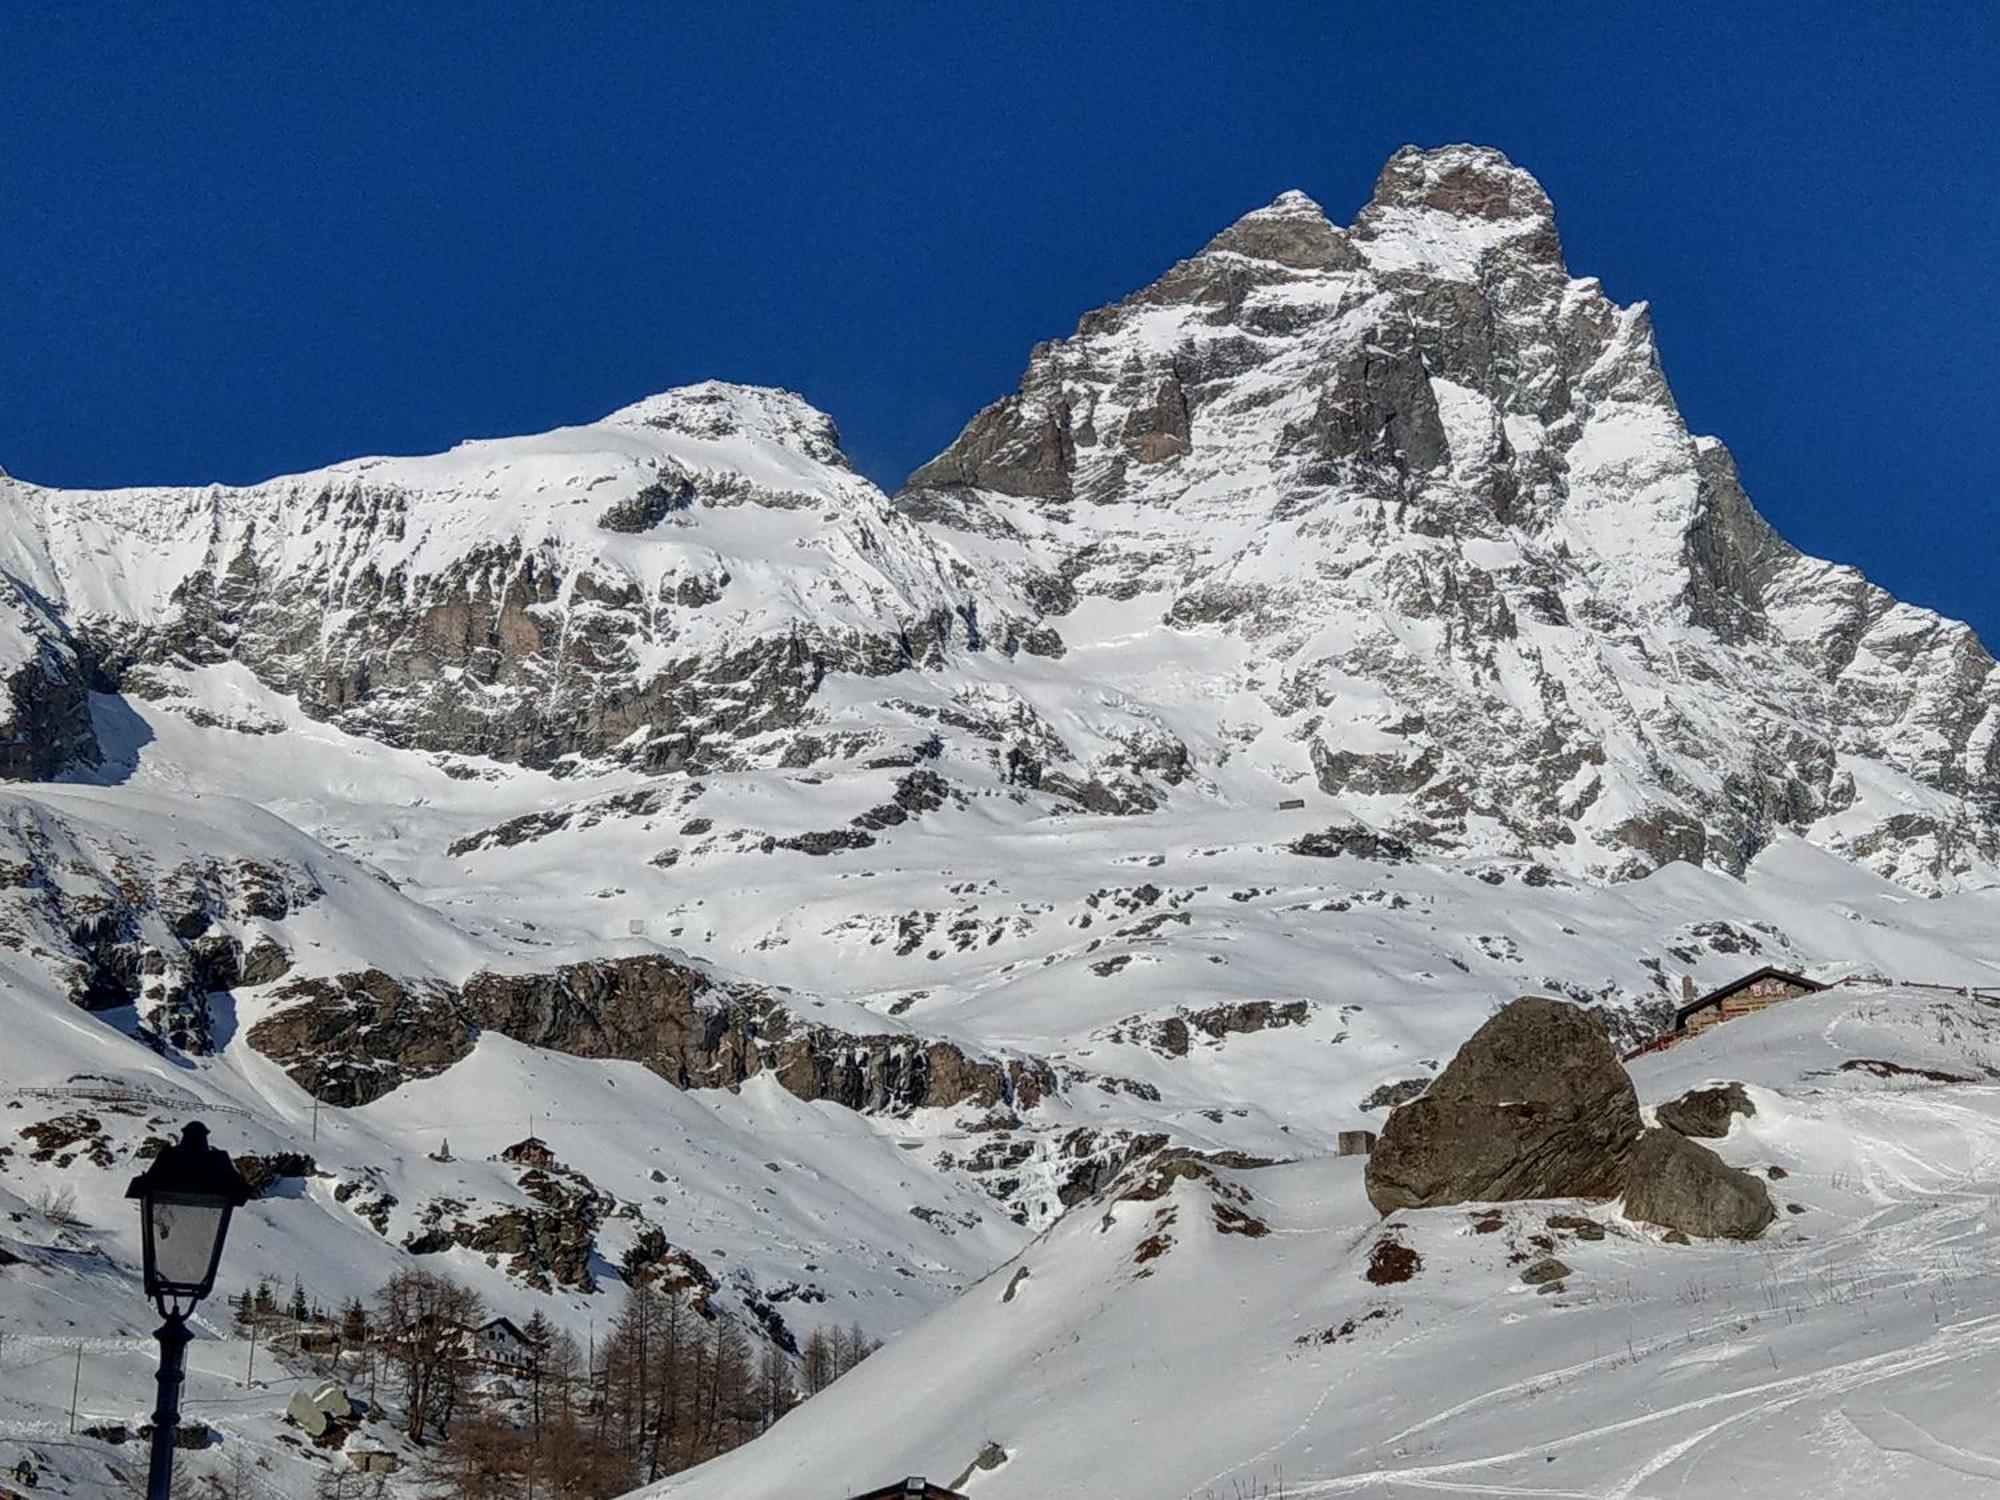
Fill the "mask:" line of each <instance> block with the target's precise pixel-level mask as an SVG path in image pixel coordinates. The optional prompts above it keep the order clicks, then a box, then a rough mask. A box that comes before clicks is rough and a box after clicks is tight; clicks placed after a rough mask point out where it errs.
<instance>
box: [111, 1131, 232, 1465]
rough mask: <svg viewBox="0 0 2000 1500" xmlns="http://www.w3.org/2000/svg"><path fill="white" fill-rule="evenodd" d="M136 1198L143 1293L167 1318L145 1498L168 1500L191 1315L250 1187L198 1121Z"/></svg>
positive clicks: (150, 1172) (144, 1178)
mask: <svg viewBox="0 0 2000 1500" xmlns="http://www.w3.org/2000/svg"><path fill="white" fill-rule="evenodd" d="M125 1196H126V1197H128V1198H137V1199H138V1200H139V1215H140V1218H141V1219H142V1220H143V1222H144V1225H145V1265H146V1295H147V1296H149V1297H151V1298H152V1299H153V1305H154V1306H155V1307H157V1308H158V1309H159V1310H160V1316H161V1317H162V1318H164V1319H165V1320H166V1321H165V1322H163V1323H162V1324H160V1326H159V1329H158V1331H157V1332H156V1333H155V1334H154V1337H155V1338H157V1339H158V1340H159V1341H160V1399H159V1403H158V1405H157V1406H155V1407H154V1409H153V1455H152V1462H151V1465H150V1466H149V1467H148V1469H147V1471H146V1500H168V1496H169V1492H170V1491H171V1490H172V1488H173V1481H174V1443H175V1438H176V1436H177V1434H178V1430H179V1428H180V1422H181V1378H182V1375H183V1374H184V1372H185V1367H186V1359H187V1346H188V1342H189V1340H191V1339H192V1338H193V1337H194V1335H193V1334H191V1333H189V1332H188V1329H187V1320H188V1314H189V1313H191V1312H193V1311H194V1305H195V1304H196V1303H197V1302H199V1301H201V1299H202V1298H204V1297H206V1296H207V1295H208V1294H209V1292H210V1291H211V1290H212V1289H213V1288H214V1286H215V1267H216V1264H217V1262H219V1261H220V1260H221V1259H222V1239H223V1236H224V1235H226V1234H228V1233H229V1215H230V1214H231V1213H232V1212H233V1211H235V1210H236V1209H239V1208H241V1207H242V1206H243V1205H244V1204H245V1203H247V1202H249V1201H250V1187H249V1184H247V1183H246V1182H244V1180H243V1178H242V1176H241V1174H239V1173H238V1172H237V1170H236V1163H235V1162H233V1161H231V1160H230V1159H229V1153H228V1152H226V1151H218V1150H217V1149H216V1148H215V1147H213V1146H211V1145H209V1143H208V1127H207V1126H206V1125H204V1124H202V1123H201V1122H200V1121H199V1120H196V1121H194V1122H193V1123H191V1124H189V1125H188V1126H187V1128H186V1129H185V1130H183V1131H182V1132H181V1138H180V1141H179V1143H178V1144H176V1145H172V1146H169V1147H167V1149H166V1150H164V1151H162V1152H161V1153H160V1154H159V1155H158V1156H156V1157H154V1158H153V1160H152V1163H151V1165H149V1166H148V1167H147V1168H146V1170H145V1171H144V1172H142V1173H140V1174H139V1175H138V1176H137V1177H134V1178H133V1179H132V1185H131V1186H130V1187H129V1188H127V1189H126V1190H125Z"/></svg>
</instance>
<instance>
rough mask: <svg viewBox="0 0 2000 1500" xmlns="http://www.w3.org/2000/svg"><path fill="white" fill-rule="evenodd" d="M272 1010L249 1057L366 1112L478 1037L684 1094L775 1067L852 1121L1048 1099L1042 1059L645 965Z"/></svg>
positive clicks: (340, 981) (491, 979)
mask: <svg viewBox="0 0 2000 1500" xmlns="http://www.w3.org/2000/svg"><path fill="white" fill-rule="evenodd" d="M279 997H280V998H281V999H285V1000H292V1001H295V1002H297V1003H295V1004H293V1005H291V1006H290V1007H289V1008H287V1009H284V1010H280V1011H277V1012H274V1013H273V1014H272V1015H270V1016H267V1017H266V1018H265V1019H264V1020H262V1021H260V1022H258V1023H257V1025H256V1026H254V1027H252V1028H251V1030H250V1033H249V1042H250V1045H251V1046H253V1047H255V1048H256V1049H257V1050H258V1051H259V1052H262V1053H263V1054H264V1055H265V1056H267V1057H269V1058H271V1059H272V1060H273V1061H275V1062H277V1063H278V1064H279V1065H280V1066H282V1067H283V1068H284V1069H285V1070H286V1072H287V1073H289V1074H290V1075H291V1077H292V1079H293V1081H294V1082H296V1083H297V1084H298V1085H299V1086H300V1087H301V1088H303V1089H305V1090H306V1091H307V1092H308V1093H311V1094H313V1095H314V1096H315V1097H317V1098H319V1099H322V1100H324V1101H326V1102H327V1103H330V1104H340V1105H353V1104H366V1103H368V1102H369V1101H370V1100H372V1099H377V1098H380V1097H381V1096H382V1095H383V1094H386V1093H388V1092H389V1091H390V1090H391V1089H394V1088H396V1087H398V1086H400V1085H401V1084H403V1083H406V1082H408V1081H410V1080H411V1079H416V1078H428V1077H432V1076H434V1075H435V1074H437V1073H440V1072H442V1071H443V1070H444V1069H446V1068H448V1067H450V1066H451V1065H452V1064H453V1063H455V1062H457V1061H458V1060H459V1059H461V1058H463V1057H464V1056H466V1054H467V1053H469V1052H470V1051H471V1050H472V1044H473V1040H474V1037H475V1036H476V1034H477V1033H478V1032H479V1031H481V1030H487V1031H495V1032H498V1033H500V1034H501V1035H502V1036H507V1037H511V1038H513V1039H514V1040H515V1041H518V1042H525V1043H527V1044H528V1045H530V1046H535V1047H547V1048H550V1049H551V1050H553V1051H557V1052H566V1053H569V1054H570V1055H572V1056H575V1057H595V1058H616V1059H619V1060H621V1061H626V1062H636V1063H642V1064H644V1065H645V1066H646V1067H648V1068H650V1069H652V1070H653V1071H654V1072H655V1073H657V1074H659V1075H660V1076H661V1077H662V1078H665V1079H666V1080H668V1081H669V1082H670V1083H672V1084H674V1085H675V1086H676V1087H679V1088H684V1089H692V1088H734V1087H736V1086H737V1085H739V1084H741V1083H743V1082H745V1081H746V1080H747V1079H749V1078H752V1077H754V1076H755V1075H756V1074H758V1073H761V1072H764V1071H766V1070H769V1071H770V1072H771V1073H772V1075H773V1076H774V1077H775V1078H776V1079H777V1081H778V1082H779V1083H780V1084H781V1085H782V1086H783V1087H784V1088H786V1089H787V1090H789V1091H790V1092H791V1093H793V1094H796V1095H797V1096H798V1097H799V1098H801V1099H807V1100H816V1099H828V1100H831V1101H833V1102H834V1103H837V1104H842V1105H845V1106H847V1107H848V1108H849V1109H855V1110H870V1111H875V1110H907V1109H920V1108H925V1109H927V1108H950V1107H951V1106H954V1105H958V1104H964V1103H968V1102H970V1103H973V1104H980V1105H996V1104H1000V1103H1003V1102H1004V1103H1007V1104H1010V1105H1018V1106H1019V1107H1022V1108H1029V1107H1032V1106H1033V1105H1035V1104H1037V1103H1039V1102H1040V1101H1041V1099H1042V1098H1043V1096H1044V1095H1046V1094H1047V1093H1049V1092H1050V1091H1051V1090H1053V1088H1054V1087H1055V1076H1054V1073H1053V1072H1052V1071H1051V1070H1050V1069H1049V1067H1048V1066H1047V1065H1046V1064H1045V1063H1042V1062H1041V1061H1039V1060H1038V1059H1028V1058H1005V1059H992V1058H974V1057H969V1056H967V1054H966V1053H965V1052H964V1050H963V1049H961V1048H960V1047H959V1046H957V1045H956V1044H955V1043H952V1042H943V1041H931V1040H927V1039H925V1038H922V1037H918V1036H912V1035H907V1034H882V1035H855V1034H853V1033H849V1032H843V1031H836V1030H834V1029H832V1028H830V1027H825V1026H815V1025H811V1024H809V1023H806V1022H803V1021H801V1020H800V1019H799V1018H798V1017H797V1016H796V1015H794V1014H793V1013H791V1012H790V1011H787V1010H786V1009H784V1007H782V1006H781V1005H779V1004H778V1003H777V1002H776V1001H774V1000H772V999H771V998H770V997H769V996H766V995H764V994H762V993H761V992H758V991H738V990H732V989H729V988H726V987H723V986H718V985H715V984H714V983H713V982H712V981H711V980H710V979H709V978H708V977H707V976H706V975H705V974H703V973H702V972H701V971H699V970H696V969H692V968H689V967H687V966H686V965H683V964H678V963H675V962H673V961H672V960H670V959H666V958H662V957H658V956H654V955H642V956H639V957H635V958H620V959H602V960H598V961H595V962H591V963H580V964H568V965H565V966H564V967H562V968H560V969H556V970H553V971H550V972H544V973H533V974H502V973H481V974H475V975H474V976H473V977H472V978H471V979H469V980H467V981H466V982H465V984H464V985H463V987H461V988H460V989H458V990H455V991H454V990H451V989H448V988H446V987H444V986H440V985H423V984H410V983H406V982H403V981H399V980H396V979H394V978H392V977H391V976H389V975H387V974H383V973H381V972H379V971H375V970H370V971H368V972H366V973H360V974H344V975H340V976H338V977H336V978H333V979H310V980H300V981H297V982H296V983H294V984H292V985H290V986H288V987H287V988H286V989H284V990H281V991H280V992H279Z"/></svg>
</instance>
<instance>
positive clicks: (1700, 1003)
mask: <svg viewBox="0 0 2000 1500" xmlns="http://www.w3.org/2000/svg"><path fill="white" fill-rule="evenodd" d="M1765 979H1782V980H1784V981H1785V983H1787V984H1795V985H1797V986H1798V987H1799V988H1800V989H1802V990H1805V991H1807V992H1808V993H1811V992H1813V991H1816V990H1823V989H1825V988H1826V986H1825V985H1823V984H1821V983H1820V982H1819V981H1818V980H1817V979H1808V978H1806V976H1805V975H1803V974H1795V973H1793V972H1792V971H1791V970H1790V969H1780V968H1778V967H1777V966H1776V965H1775V964H1766V965H1765V966H1764V967H1763V968H1761V969H1758V970H1756V971H1755V972H1753V973H1749V974H1745V975H1744V976H1743V977H1742V978H1741V979H1732V980H1730V981H1729V983H1728V984H1725V985H1723V986H1722V987H1721V988H1720V989H1714V990H1710V991H1709V992H1708V993H1707V994H1706V995H1703V996H1702V997H1701V998H1700V999H1699V1000H1690V1001H1688V1003H1687V1004H1686V1005H1683V1006H1682V1007H1681V1008H1680V1009H1679V1010H1677V1011H1675V1012H1674V1030H1676V1031H1679V1030H1680V1029H1681V1027H1683V1026H1684V1025H1686V1024H1687V1018H1688V1017H1689V1016H1691V1015H1693V1014H1694V1013H1695V1012H1696V1011H1698V1010H1707V1009H1708V1007H1709V1006H1711V1005H1720V1004H1721V1003H1722V1002H1723V1001H1724V1000H1727V999H1728V998H1729V997H1730V996H1731V995H1733V994H1735V993H1736V992H1737V991H1738V990H1744V989H1748V988H1749V987H1750V986H1751V985H1753V984H1756V983H1758V982H1759V981H1760V980H1765Z"/></svg>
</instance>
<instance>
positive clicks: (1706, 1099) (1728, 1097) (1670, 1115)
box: [1653, 1083, 1757, 1141]
mask: <svg viewBox="0 0 2000 1500" xmlns="http://www.w3.org/2000/svg"><path fill="white" fill-rule="evenodd" d="M1653 1113H1654V1115H1655V1116H1656V1117H1657V1118H1658V1120H1659V1122H1660V1123H1661V1124H1662V1125H1664V1126H1666V1127H1667V1129H1669V1130H1677V1131H1679V1132H1680V1133H1681V1134H1682V1135H1686V1136H1698V1137H1701V1138H1702V1139H1705V1140H1716V1141H1719V1140H1721V1139H1722V1138H1723V1137H1724V1136H1726V1135H1728V1134H1729V1122H1730V1121H1731V1120H1733V1119H1735V1118H1736V1116H1738V1115H1754V1114H1756V1113H1757V1106H1756V1105H1754V1104H1752V1103H1751V1102H1750V1096H1749V1095H1748V1094H1746V1093H1744V1092H1743V1085H1742V1084H1740V1083H1728V1084H1724V1085H1722V1086H1721V1087H1720V1088H1712V1089H1689V1090H1688V1091H1687V1092H1686V1093H1685V1094H1682V1095H1681V1096H1680V1098H1678V1099H1674V1100H1671V1101H1669V1102H1668V1103H1666V1104H1662V1105H1661V1106H1660V1107H1659V1108H1658V1109H1656V1110H1655V1111H1654V1112H1653Z"/></svg>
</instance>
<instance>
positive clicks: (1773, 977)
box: [1674, 968, 1826, 1036]
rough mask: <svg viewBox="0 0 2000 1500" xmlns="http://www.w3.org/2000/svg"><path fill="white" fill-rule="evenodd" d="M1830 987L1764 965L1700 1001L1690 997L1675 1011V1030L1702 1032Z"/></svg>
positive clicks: (1689, 1034) (1682, 1033)
mask: <svg viewBox="0 0 2000 1500" xmlns="http://www.w3.org/2000/svg"><path fill="white" fill-rule="evenodd" d="M1825 988H1826V986H1825V985H1823V984H1821V983H1819V982H1818V981H1817V980H1812V979H1808V978H1806V977H1805V976H1804V975H1803V974H1794V973H1792V972H1790V971H1789V970H1787V969H1775V968H1763V969H1759V970H1757V971H1756V973H1754V974H1745V975H1744V976H1743V977H1742V978H1741V979H1738V980H1735V981H1734V982H1732V983H1730V984H1725V985H1724V986H1722V988H1721V989H1718V990H1710V991H1709V992H1708V993H1707V994H1706V995H1703V996H1702V997H1701V998H1700V999H1698V1000H1690V1001H1689V1002H1688V1003H1687V1004H1686V1005H1683V1006H1682V1007H1681V1008H1680V1009H1679V1010H1677V1011H1675V1012H1674V1031H1675V1032H1676V1033H1677V1034H1680V1035H1686V1036H1692V1035H1693V1034H1694V1033H1696V1032H1698V1031H1706V1030H1707V1029H1708V1028H1709V1027H1711V1026H1719V1025H1721V1024H1722V1022H1724V1021H1733V1020H1735V1019H1736V1018H1737V1017H1738V1016H1748V1015H1754V1014H1755V1013H1756V1012H1758V1011H1760V1010H1767V1009H1769V1008H1770V1007H1771V1006H1773V1005H1780V1004H1783V1003H1784V1002H1785V1001H1787V1000H1796V999H1797V998H1798V997H1799V996H1801V995H1812V994H1817V993H1818V992H1819V991H1821V990H1823V989H1825Z"/></svg>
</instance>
